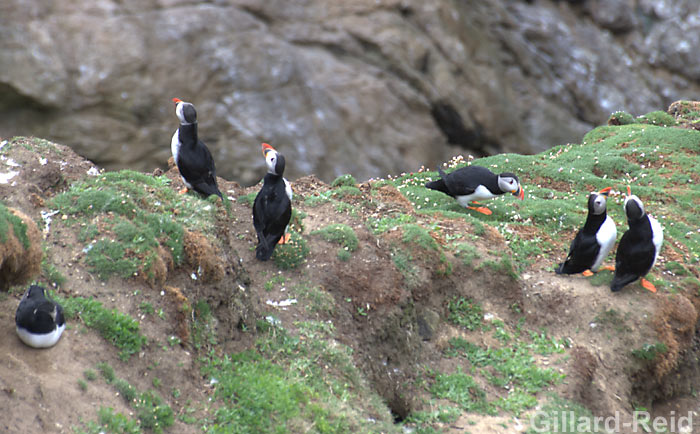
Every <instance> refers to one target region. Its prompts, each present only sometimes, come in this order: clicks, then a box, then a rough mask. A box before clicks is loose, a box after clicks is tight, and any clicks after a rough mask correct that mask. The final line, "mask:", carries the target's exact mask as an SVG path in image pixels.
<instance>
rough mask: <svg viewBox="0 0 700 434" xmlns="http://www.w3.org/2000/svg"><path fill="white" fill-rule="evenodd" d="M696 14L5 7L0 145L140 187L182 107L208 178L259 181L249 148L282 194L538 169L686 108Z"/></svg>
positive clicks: (291, 5) (587, 5)
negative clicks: (278, 173)
mask: <svg viewBox="0 0 700 434" xmlns="http://www.w3.org/2000/svg"><path fill="white" fill-rule="evenodd" d="M699 13H700V3H697V2H695V1H692V0H686V1H671V0H614V1H611V0H606V1H603V0H589V1H568V2H567V1H558V2H553V1H546V0H540V1H530V2H527V1H506V0H500V1H492V2H473V1H447V0H428V1H398V0H381V1H352V2H347V1H336V0H325V1H321V0H308V1H288V0H274V1H252V0H247V1H246V0H230V1H225V0H221V1H215V2H211V3H197V2H190V1H180V0H162V1H156V0H149V1H134V0H127V1H110V0H99V1H89V2H88V1H84V0H75V1H72V2H59V3H55V4H51V3H47V2H41V1H38V0H31V1H27V0H8V1H5V2H3V4H2V6H0V65H2V68H0V136H2V137H8V136H12V135H17V134H23V135H30V134H31V135H37V136H42V137H46V138H50V139H52V140H55V141H58V142H62V143H65V144H67V145H69V146H71V147H72V148H73V149H75V150H76V151H77V152H78V153H80V154H82V155H84V156H86V157H88V158H90V159H92V160H94V161H95V162H97V163H98V164H100V165H101V166H103V167H106V168H109V169H114V168H119V167H129V168H134V169H137V170H152V169H153V168H154V167H157V166H159V167H165V166H166V161H167V158H168V156H169V152H170V150H169V144H170V136H171V134H172V133H173V131H174V130H175V129H176V128H177V119H176V117H175V115H174V113H173V106H172V103H171V102H170V98H171V97H175V96H177V97H180V98H182V99H185V100H188V101H191V102H193V103H194V104H195V105H196V107H197V110H198V113H199V115H200V134H201V136H202V137H201V138H202V139H203V140H204V141H205V142H206V143H207V144H208V145H209V147H210V149H211V150H212V153H213V154H214V157H215V159H216V162H217V169H218V173H219V174H220V175H221V176H223V177H224V178H226V179H233V180H237V181H240V182H243V183H252V182H256V181H257V180H259V179H260V177H261V176H262V175H263V173H264V169H263V164H262V163H263V162H262V159H261V158H260V155H259V143H260V142H261V141H268V142H270V143H272V144H274V146H275V147H277V148H278V149H280V151H281V152H283V153H284V154H285V155H286V156H287V159H288V160H289V161H293V164H290V165H289V166H290V167H289V174H288V175H289V177H290V178H292V179H294V178H297V177H298V176H300V175H302V174H307V173H312V172H313V173H315V174H317V175H318V176H319V177H320V178H321V179H324V180H326V181H328V180H331V179H333V178H334V177H335V176H337V175H339V174H342V173H353V174H354V175H355V176H356V177H357V178H358V179H359V180H362V179H366V178H368V177H372V176H379V175H381V174H385V173H397V172H400V171H403V170H406V171H410V170H416V169H417V168H418V167H420V166H421V165H422V164H425V165H429V166H431V167H434V166H435V164H437V163H439V162H442V161H445V160H446V159H448V158H449V157H450V156H451V155H453V154H454V153H456V152H468V153H472V154H475V155H483V154H489V153H493V152H502V151H503V152H509V151H512V152H520V153H528V152H535V151H540V150H542V149H546V148H547V147H549V146H552V145H555V144H562V143H566V142H568V141H577V140H580V138H581V136H582V135H583V133H585V132H586V131H588V130H589V129H590V128H591V127H592V126H593V125H596V124H600V123H602V122H604V121H605V119H606V118H607V117H608V115H609V114H610V113H611V112H613V111H616V110H626V111H628V112H630V113H633V114H640V113H645V112H648V111H651V110H653V109H655V108H657V107H665V106H668V104H669V103H670V102H672V101H674V100H677V99H681V98H686V99H687V98H690V97H692V96H693V95H697V94H698V93H699V91H700V86H699V85H698V83H697V82H698V78H700V58H698V57H697V56H695V55H694V51H693V50H692V47H696V46H697V45H698V43H699V41H698V38H700V31H698V30H699V29H698V27H699V26H700V24H699V23H700V20H698V19H697V18H698V14H699Z"/></svg>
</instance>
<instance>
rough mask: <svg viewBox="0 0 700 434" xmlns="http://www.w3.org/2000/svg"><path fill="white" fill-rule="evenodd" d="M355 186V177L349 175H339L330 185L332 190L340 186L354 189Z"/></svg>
mask: <svg viewBox="0 0 700 434" xmlns="http://www.w3.org/2000/svg"><path fill="white" fill-rule="evenodd" d="M356 185H357V181H356V180H355V177H354V176H352V175H350V174H346V175H340V176H339V177H337V178H335V179H334V180H333V182H332V183H331V187H332V188H336V187H342V186H347V187H355V186H356Z"/></svg>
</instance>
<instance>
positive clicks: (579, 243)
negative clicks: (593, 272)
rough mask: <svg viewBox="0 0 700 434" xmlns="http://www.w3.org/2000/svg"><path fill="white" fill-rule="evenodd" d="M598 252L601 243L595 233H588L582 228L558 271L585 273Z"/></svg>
mask: <svg viewBox="0 0 700 434" xmlns="http://www.w3.org/2000/svg"><path fill="white" fill-rule="evenodd" d="M598 252H600V245H599V244H598V241H597V240H596V236H595V234H593V235H591V234H587V233H585V232H584V231H582V230H581V231H579V232H578V233H577V234H576V237H574V239H573V241H571V247H570V248H569V254H568V255H567V256H566V260H565V261H564V262H563V263H561V264H559V267H558V268H557V269H556V273H557V274H576V273H583V272H584V271H586V270H588V269H589V268H591V266H593V262H595V259H596V258H597V257H598Z"/></svg>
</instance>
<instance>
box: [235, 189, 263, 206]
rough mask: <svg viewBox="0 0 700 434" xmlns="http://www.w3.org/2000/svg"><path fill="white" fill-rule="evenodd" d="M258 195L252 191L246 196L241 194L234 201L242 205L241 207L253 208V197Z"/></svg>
mask: <svg viewBox="0 0 700 434" xmlns="http://www.w3.org/2000/svg"><path fill="white" fill-rule="evenodd" d="M257 195H258V192H257V191H254V192H252V193H248V194H243V195H241V196H238V198H237V199H236V201H237V202H238V203H242V204H243V205H248V206H249V207H251V208H252V207H253V203H254V202H255V197H256V196H257Z"/></svg>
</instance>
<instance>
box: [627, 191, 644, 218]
mask: <svg viewBox="0 0 700 434" xmlns="http://www.w3.org/2000/svg"><path fill="white" fill-rule="evenodd" d="M624 208H625V214H626V215H627V218H628V219H632V220H636V219H639V218H642V217H644V214H645V213H646V212H645V211H644V204H642V200H641V199H640V198H638V197H637V196H635V195H634V194H629V195H627V197H626V198H625V207H624Z"/></svg>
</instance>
